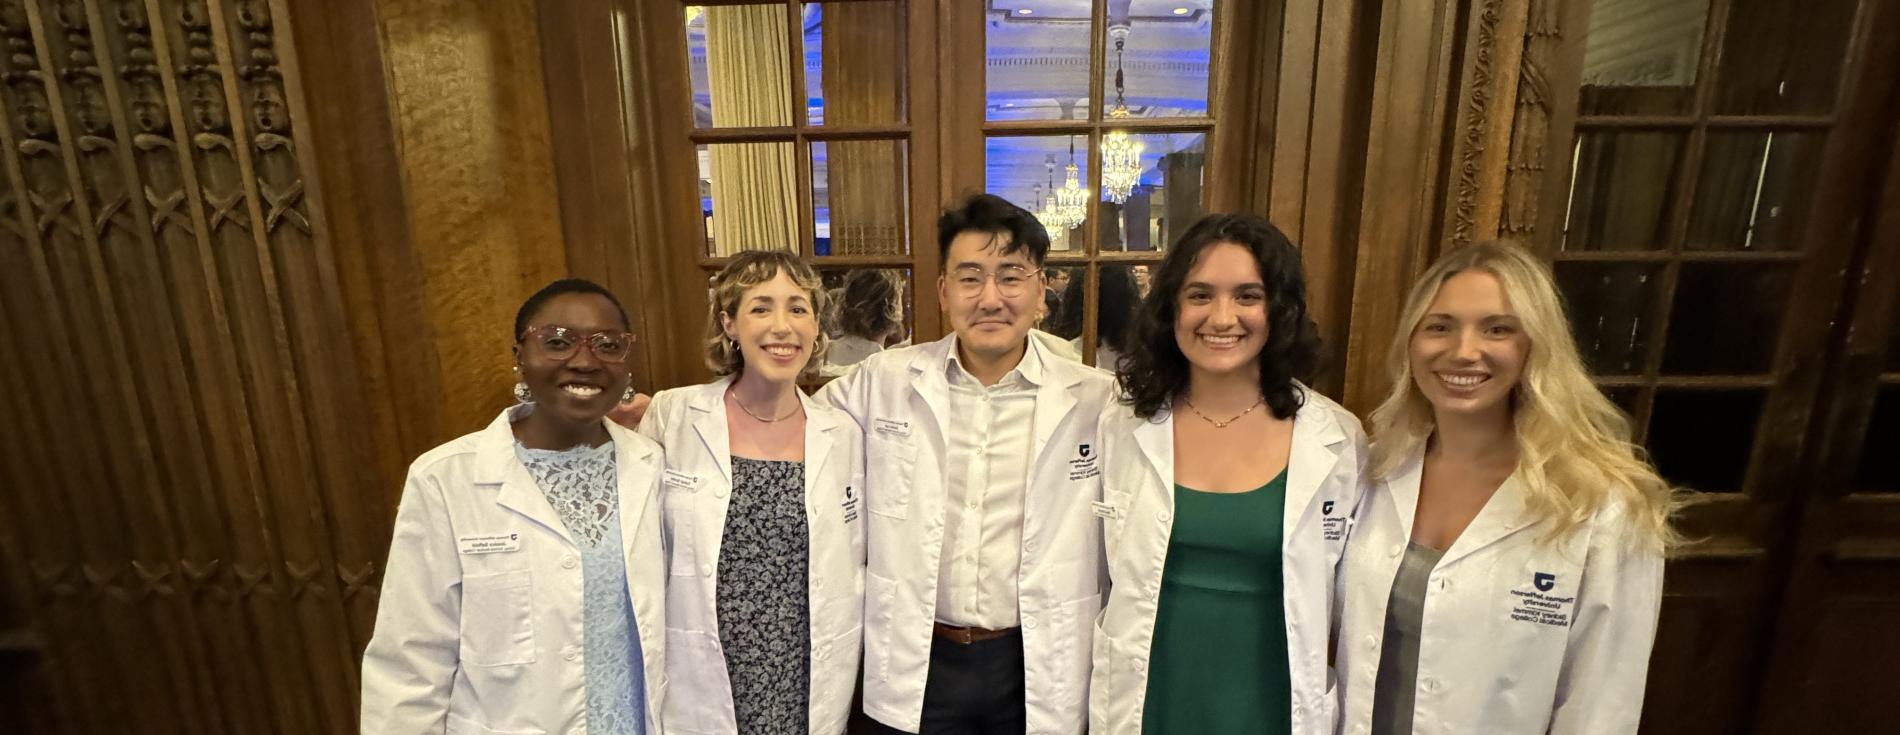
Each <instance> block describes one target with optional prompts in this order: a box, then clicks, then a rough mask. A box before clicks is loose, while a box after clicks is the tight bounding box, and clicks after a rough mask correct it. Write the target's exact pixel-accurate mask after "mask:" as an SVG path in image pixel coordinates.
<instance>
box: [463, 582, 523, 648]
mask: <svg viewBox="0 0 1900 735" xmlns="http://www.w3.org/2000/svg"><path fill="white" fill-rule="evenodd" d="M461 658H462V662H463V663H465V664H468V665H470V666H509V665H513V664H526V663H533V662H534V578H533V576H531V575H530V574H529V572H528V570H526V569H517V570H515V571H512V572H501V573H499V574H478V575H473V576H468V577H463V578H462V640H461Z"/></svg>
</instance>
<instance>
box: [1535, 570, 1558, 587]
mask: <svg viewBox="0 0 1900 735" xmlns="http://www.w3.org/2000/svg"><path fill="white" fill-rule="evenodd" d="M1531 583H1532V584H1535V585H1537V591H1538V592H1549V591H1550V588H1552V587H1556V586H1557V575H1555V574H1551V573H1550V572H1537V573H1536V574H1534V575H1532V576H1531Z"/></svg>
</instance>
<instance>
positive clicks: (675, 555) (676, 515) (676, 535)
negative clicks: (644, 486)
mask: <svg viewBox="0 0 1900 735" xmlns="http://www.w3.org/2000/svg"><path fill="white" fill-rule="evenodd" d="M696 497H697V496H696V495H695V494H694V492H693V491H692V490H691V489H687V488H677V487H669V488H666V489H665V490H662V491H661V495H660V510H661V512H662V513H663V514H664V515H663V518H664V523H665V528H666V536H665V539H666V558H667V564H666V568H667V573H668V574H670V575H672V576H676V577H678V576H691V575H693V574H696V573H698V570H699V556H698V554H697V553H696V552H695V551H694V549H693V544H694V542H695V539H694V538H693V523H694V520H695V519H694V517H693V516H694V510H695V508H694V502H693V501H694V500H695V499H696Z"/></svg>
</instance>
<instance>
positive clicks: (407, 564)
mask: <svg viewBox="0 0 1900 735" xmlns="http://www.w3.org/2000/svg"><path fill="white" fill-rule="evenodd" d="M461 628H462V568H461V559H460V558H458V556H457V553H456V548H455V538H454V529H453V528H452V527H451V526H450V524H449V514H448V510H447V508H446V507H445V506H444V504H443V502H442V491H441V488H440V487H439V486H437V485H436V483H435V481H434V480H433V479H432V478H428V477H421V476H418V475H417V474H416V473H415V472H414V471H411V472H410V475H409V480H408V482H407V483H406V484H405V486H404V487H403V493H402V502H401V504H400V505H399V506H397V509H396V530H395V533H394V535H393V537H392V538H391V540H390V544H389V562H388V564H387V565H386V566H385V567H384V571H383V589H382V598H381V601H380V603H379V604H378V605H377V609H376V632H375V633H374V634H373V635H371V636H370V641H369V647H368V649H367V650H365V651H364V652H363V713H362V714H363V722H362V727H363V729H362V731H363V733H364V734H365V735H370V734H371V733H376V734H378V735H380V734H381V733H404V734H405V735H406V734H408V733H439V732H443V730H444V728H445V727H446V726H447V724H446V723H447V715H448V709H449V687H450V685H451V684H452V683H453V682H454V680H455V672H456V668H457V666H458V665H459V661H458V651H459V650H460V638H461Z"/></svg>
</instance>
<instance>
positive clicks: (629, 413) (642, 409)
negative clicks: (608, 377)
mask: <svg viewBox="0 0 1900 735" xmlns="http://www.w3.org/2000/svg"><path fill="white" fill-rule="evenodd" d="M651 405H653V396H649V395H647V394H645V393H635V394H633V402H632V403H619V402H616V403H614V408H613V410H611V411H608V412H607V418H610V419H613V420H614V423H617V424H620V425H621V426H625V427H627V428H629V429H638V428H640V419H642V418H645V417H646V415H647V406H651Z"/></svg>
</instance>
